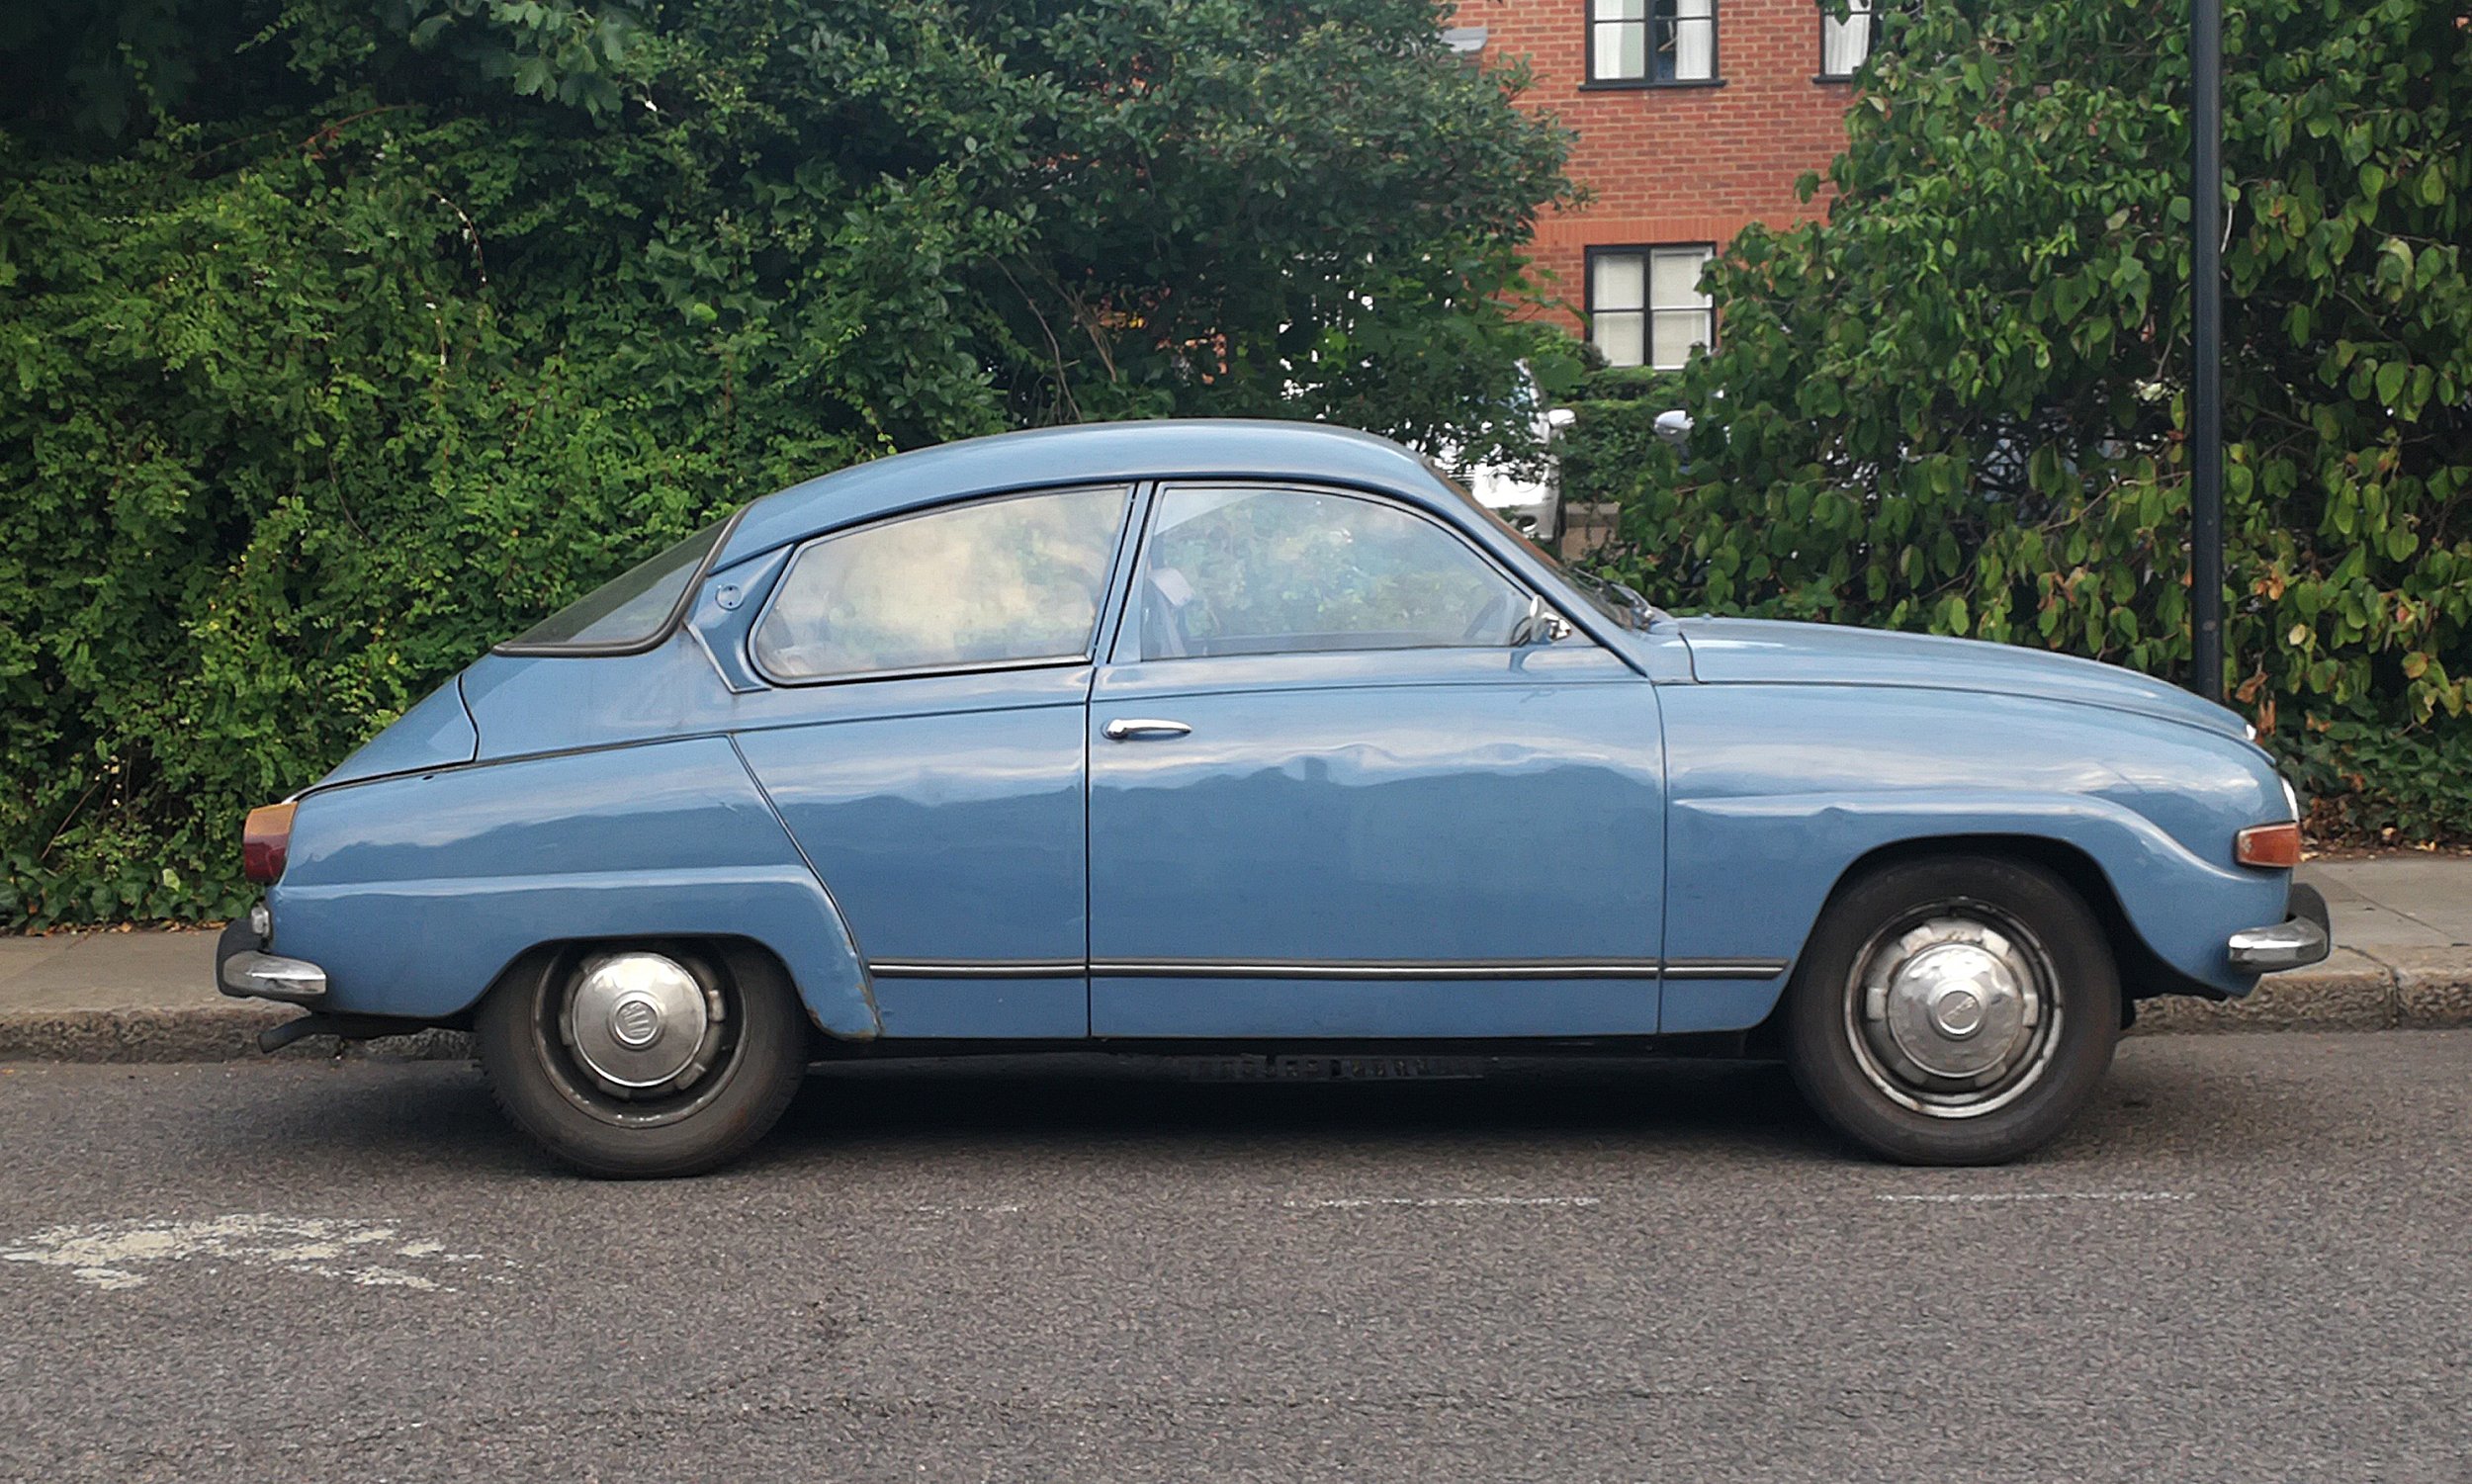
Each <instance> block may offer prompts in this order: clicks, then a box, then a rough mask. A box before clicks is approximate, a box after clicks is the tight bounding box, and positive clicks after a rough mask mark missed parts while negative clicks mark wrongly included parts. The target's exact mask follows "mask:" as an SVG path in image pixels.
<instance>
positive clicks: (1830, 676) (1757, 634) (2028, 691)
mask: <svg viewBox="0 0 2472 1484" xmlns="http://www.w3.org/2000/svg"><path fill="white" fill-rule="evenodd" d="M1674 627H1675V628H1676V629H1677V630H1678V631H1679V632H1680V633H1681V635H1682V637H1683V642H1684V643H1685V644H1687V645H1689V646H1690V648H1691V671H1692V674H1693V675H1694V676H1695V677H1696V678H1697V679H1699V680H1702V681H1704V682H1708V683H1711V684H1717V685H1728V684H1732V685H1760V684H1767V685H1789V684H1790V685H1901V686H1911V687H1917V688H1921V689H1926V690H1956V691H1973V692H1980V693H1984V694H1988V695H2002V696H2027V697H2032V698H2035V699H2038V700H2046V701H2073V702H2076V703H2079V704H2081V705H2087V706H2107V707H2110V708H2111V709H2113V710H2115V711H2129V712H2135V713H2137V714H2138V715H2140V716H2151V717H2160V718H2162V719H2163V720H2164V721H2171V722H2179V723H2182V724H2184V725H2186V726H2191V727H2198V728H2202V729H2204V730H2205V731H2208V732H2216V733H2221V734H2223V735H2224V736H2227V737H2236V738H2237V737H2246V736H2248V731H2249V729H2248V726H2247V724H2246V723H2244V722H2243V721H2242V720H2241V718H2240V717H2239V716H2238V715H2237V714H2236V713H2234V712H2232V711H2231V710H2229V709H2227V708H2225V707H2222V706H2217V705H2215V704H2213V703H2212V702H2209V701H2204V700H2200V699H2199V698H2197V697H2196V696H2193V695H2191V694H2189V693H2188V692H2187V691H2185V690H2182V689H2180V688H2179V687H2178V686H2175V685H2170V684H2166V683H2165V682H2163V681H2161V680H2157V679H2155V678H2154V677H2152V676H2150V675H2141V674H2139V673H2138V672H2136V671H2135V670H2125V669H2122V668H2121V667H2120V666H2118V665H2116V664H2101V663H2097V662H2096V661H2094V660H2091V659H2079V658H2077V657H2076V656H2075V655H2054V654H2051V653H2049V652H2048V651H2044V650H2028V649H2021V648H2019V647H2017V646H2015V645H2004V644H1986V643H1985V642H1983V641H1981V640H1974V639H1941V638H1937V637H1935V636H1932V635H1927V634H1894V633H1887V632H1883V631H1881V630H1878V629H1849V628H1840V627H1838V626H1836V625H1834V624H1793V623H1779V622H1773V621H1769V620H1764V619H1742V618H1692V619H1682V620H1679V621H1678V622H1677V623H1676V624H1675V626H1674Z"/></svg>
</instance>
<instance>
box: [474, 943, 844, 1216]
mask: <svg viewBox="0 0 2472 1484" xmlns="http://www.w3.org/2000/svg"><path fill="white" fill-rule="evenodd" d="M473 1031H474V1039H475V1040H476V1042H477V1043H478V1045H479V1049H480V1054H481V1065H482V1069H483V1071H485V1072H486V1074H487V1075H488V1079H489V1087H490V1091H492V1092H493V1093H494V1094H495V1095H496V1098H497V1102H498V1106H499V1107H501V1108H503V1109H504V1110H505V1112H506V1115H507V1117H508V1118H509V1119H510V1120H512V1121H513V1123H514V1124H515V1126H516V1127H518V1128H520V1129H522V1130H523V1131H524V1132H525V1133H527V1134H530V1135H531V1136H532V1137H533V1138H534V1139H536V1140H538V1141H539V1142H540V1143H541V1145H542V1146H543V1147H544V1148H546V1149H548V1150H549V1151H550V1152H551V1153H552V1154H554V1155H557V1156H558V1157H559V1158H560V1159H563V1160H565V1161H567V1162H568V1163H569V1164H571V1165H574V1166H575V1167H576V1168H577V1169H579V1170H583V1171H586V1172H588V1173H590V1174H593V1175H603V1176H618V1177H649V1176H671V1175H692V1174H696V1173H698V1172H700V1171H705V1170H710V1169H712V1168H713V1167H715V1166H717V1165H721V1164H724V1163H727V1162H728V1161H730V1160H733V1159H736V1158H737V1157H738V1156H740V1155H741V1154H744V1153H745V1152H746V1151H747V1150H748V1148H749V1147H750V1146H751V1145H752V1144H753V1143H754V1142H755V1141H756V1140H757V1139H759V1138H761V1137H763V1135H764V1133H765V1132H766V1131H767V1130H769V1129H770V1128H771V1127H772V1125H773V1123H774V1122H775V1121H776V1120H777V1119H778V1118H779V1117H780V1116H781V1112H782V1110H783V1109H784V1108H786V1107H787V1106H789V1101H790V1098H791V1097H792V1096H793V1095H794V1094H795V1093H796V1092H797V1091H798V1085H799V1082H800V1080H801V1079H802V1078H803V1077H804V1076H805V1074H806V1070H807V1020H806V1016H805V1013H804V1012H803V1010H802V1009H801V1008H800V1006H799V1003H798V997H797V996H796V995H795V994H793V993H792V992H791V990H790V987H789V985H788V983H787V982H786V981H785V980H784V978H783V976H782V975H781V973H780V971H779V970H778V969H777V968H775V967H774V966H773V965H772V963H771V961H770V960H768V959H766V958H764V957H763V956H762V955H761V954H759V953H756V952H753V951H751V950H749V949H744V948H716V947H714V946H712V945H709V944H701V943H658V942H655V943H644V944H629V945H608V944H595V945H585V946H580V947H576V948H571V949H567V950H563V951H561V952H559V953H557V954H556V955H554V956H552V957H551V958H549V959H548V960H547V961H545V962H543V963H541V964H539V965H537V966H535V967H534V968H533V969H530V970H528V971H527V972H524V973H521V974H518V975H516V976H513V977H511V978H510V979H509V980H508V981H507V982H505V983H503V984H501V985H499V986H498V987H497V988H496V989H495V990H494V991H492V992H491V993H490V995H489V998H488V999H487V1000H486V1001H484V1002H483V1004H482V1006H481V1012H480V1014H479V1015H478V1016H477V1017H476V1018H475V1020H474V1024H473Z"/></svg>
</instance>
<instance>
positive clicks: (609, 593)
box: [509, 521, 724, 648]
mask: <svg viewBox="0 0 2472 1484" xmlns="http://www.w3.org/2000/svg"><path fill="white" fill-rule="evenodd" d="M723 524H724V522H721V521H714V522H713V523H712V524H711V525H708V526H706V527H704V529H702V530H700V531H698V532H696V533H695V534H694V535H692V536H689V537H688V538H686V539H685V540H684V541H681V542H679V543H678V544H677V545H675V546H672V547H670V548H669V549H668V550H666V551H664V552H662V554H661V555H660V556H658V557H654V558H652V559H650V560H649V561H646V562H643V563H639V564H638V565H637V566H635V567H630V568H628V569H627V570H626V571H625V572H623V573H621V574H620V575H618V576H616V577H613V578H611V579H610V580H609V581H608V582H605V583H603V584H602V585H601V586H599V587H596V588H594V589H593V590H592V591H591V592H590V593H587V594H586V595H584V596H583V597H580V598H577V599H576V600H575V601H574V602H573V603H571V604H569V605H568V606H566V607H564V608H562V609H560V610H559V611H558V612H556V613H553V614H551V615H550V616H549V617H548V618H545V619H543V620H541V621H540V622H539V623H537V624H534V625H533V626H532V627H531V628H529V629H526V630H525V631H524V632H523V633H522V634H520V635H518V636H516V637H515V638H514V639H513V640H512V641H510V642H509V646H510V648H511V647H521V646H533V645H629V644H637V643H640V642H642V641H644V640H647V639H650V638H652V637H653V636H654V635H655V634H657V633H659V632H660V631H661V626H662V624H663V623H666V622H667V621H668V618H669V611H670V610H671V609H673V608H675V607H677V606H678V599H679V598H680V597H682V596H684V595H685V592H686V584H687V582H688V581H689V580H690V579H691V578H693V577H694V575H695V570H696V568H697V567H701V566H703V563H704V557H705V554H707V553H708V552H710V551H711V550H712V544H713V543H714V542H715V541H717V540H719V539H720V536H721V527H722V525H723Z"/></svg>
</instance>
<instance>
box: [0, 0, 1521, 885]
mask: <svg viewBox="0 0 2472 1484" xmlns="http://www.w3.org/2000/svg"><path fill="white" fill-rule="evenodd" d="M1519 81H1520V75H1519V73H1518V72H1517V71H1516V70H1515V69H1510V70H1505V69H1487V68H1476V67H1470V66H1468V65H1466V64H1465V63H1464V62H1463V61H1461V60H1460V59H1458V58H1457V57H1456V56H1454V55H1453V54H1452V53H1450V52H1449V51H1448V50H1447V49H1446V48H1445V47H1444V46H1443V44H1442V43H1441V39H1440V36H1439V33H1438V31H1437V29H1436V27H1435V11H1434V8H1433V5H1432V4H1431V3H1430V0H1301V3H1299V0H989V3H985V4H974V5H972V6H969V7H954V6H951V5H949V4H947V3H943V0H665V3H662V4H661V5H659V6H646V7H628V8H621V7H618V6H609V7H605V8H603V7H594V6H586V5H577V4H574V3H570V0H521V3H515V0H378V3H366V0H91V3H83V4H77V5H57V6H55V5H37V6H29V7H17V8H13V9H9V10H7V11H6V13H5V14H0V491H5V497H6V500H7V510H8V515H9V519H8V520H7V521H5V522H0V590H4V591H6V592H7V594H8V596H9V602H8V604H7V605H6V606H5V608H4V609H0V770H4V771H5V774H6V777H7V779H8V780H9V787H8V789H7V790H6V791H5V793H0V925H26V924H44V923H49V922H64V921H104V920H112V919H126V918H132V917H133V918H166V917H215V916H222V915H226V914H228V913H229V912H231V911H233V910H234V909H235V908H236V907H237V906H238V905H239V904H240V903H241V902H242V901H243V900H244V895H243V892H242V889H241V886H240V883H239V881H238V880H237V874H238V872H237V867H238V859H237V856H238V839H237V835H238V829H239V822H240V819H241V815H242V812H243V811H244V810H246V809H247V808H248V807H249V806H251V805H254V804H258V803H262V802H265V801H268V800H271V799H276V798H279V797H281V796H283V795H284V794H286V793H288V792H290V791H291V790H293V789H296V788H298V787H300V786H301V785H303V784H305V783H307V782H309V780H311V779H313V778H315V777H316V776H317V775H318V774H320V773H321V772H323V771H324V770H325V769H326V768H328V767H329V766H331V765H332V764H333V763H334V762H335V761H337V760H338V759H339V758H341V757H342V756H343V755H344V754H345V753H346V752H348V751H349V750H350V749H351V748H352V747H353V746H354V745H356V744H357V743H358V742H360V741H361V740H363V739H364V738H366V737H367V736H369V735H370V734H371V733H372V732H374V731H376V730H377V729H378V728H380V727H381V726H383V725H385V724H386V723H387V722H388V721H389V720H391V719H392V718H393V717H394V716H395V715H397V714H398V713H399V712H400V710H401V709H402V708H403V707H404V706H406V705H407V704H409V703H410V702H412V701H413V700H415V699H417V698H418V697H419V696H420V695H421V694H423V693H424V692H426V691H427V690H428V689H429V688H430V687H432V686H434V685H436V684H437V683H438V682H439V681H441V680H442V679H443V678H445V677H446V676H447V675H449V674H451V673H452V672H453V671H454V670H455V669H456V668H457V667H458V666H460V665H461V664H463V663H464V662H466V661H468V660H469V659H471V658H472V657H473V656H474V655H477V654H479V653H480V652H481V651H482V650H483V648H484V647H485V646H486V644H487V643H488V642H489V641H490V640H492V639H495V638H502V637H505V636H507V635H509V634H512V633H515V632H518V631H519V630H521V629H522V628H523V627H525V626H526V625H527V624H528V623H529V622H530V621H531V620H532V619H534V618H536V617H538V616H539V615H541V614H542V613H544V612H546V611H548V610H551V609H553V608H555V607H557V606H559V605H560V604H561V603H563V602H564V601H566V600H568V599H569V598H571V597H573V596H574V595H576V594H577V593H578V592H580V591H582V590H584V589H586V588H588V587H590V586H591V585H594V584H595V583H597V582H598V581H600V580H601V579H603V578H605V577H606V576H608V575H610V574H612V573H613V572H615V571H617V570H619V569H621V568H623V567H626V566H627V565H629V564H630V563H631V562H632V561H633V560H635V559H637V558H640V557H642V556H644V555H646V554H648V553H650V552H651V551H653V550H655V549H657V548H658V547H660V546H661V545H662V544H663V543H664V542H666V541H668V540H671V539H673V538H674V537H676V536H677V535H679V534H681V533H683V532H684V531H686V530H688V529H690V528H692V527H693V526H695V525H697V524H698V523H700V522H701V521H703V520H704V519H706V518H707V517H709V516H710V515H711V514H712V513H713V512H715V511H716V510H719V509H722V508H725V507H727V506H729V505H732V504H735V503H737V502H739V501H741V500H744V499H747V498H749V497H751V496H754V495H758V494H762V493H764V492H766V491H769V490H771V489H774V488H778V487H780V486H782V485H784V484H787V483H790V482H793V481H795V480H799V479H803V478H806V477H809V476H813V475H816V474H820V473H823V472H826V471H828V470H831V469H834V468H837V467H839V466H841V465H844V464H848V463H850V462H853V461H856V460H861V459H866V458H870V457H874V456H876V455H878V454H882V453H885V452H889V451H892V450H894V449H897V448H904V447H913V446H917V445H920V444H925V443H931V442H935V441H938V440H941V439H947V438H952V437H958V436H963V435H968V434H975V433H983V432H990V431H995V430H999V429H1002V428H1006V427H1010V426H1017V425H1023V424H1036V423H1042V422H1055V421H1071V420H1076V419H1083V418H1098V417H1111V416H1142V415H1160V414H1167V413H1234V414H1263V413H1271V412H1279V411H1286V412H1289V413H1291V414H1293V415H1305V416H1312V415H1323V416H1328V417H1330V418H1332V419H1333V420H1336V421H1342V422H1347V423H1352V424H1357V425H1361V426H1369V427H1373V428H1375V429H1378V430H1381V431H1386V432H1392V433H1397V434H1401V435H1404V436H1408V437H1413V438H1420V439H1435V438H1437V435H1438V434H1441V433H1447V432H1450V431H1451V430H1462V431H1460V432H1459V433H1458V435H1457V437H1456V438H1455V439H1454V440H1453V441H1457V442H1458V443H1460V444H1461V445H1463V446H1467V447H1469V448H1470V449H1471V451H1478V452H1481V451H1482V449H1483V447H1484V439H1483V437H1482V436H1481V435H1479V434H1475V433H1468V432H1465V431H1463V430H1467V429H1471V428H1476V427H1478V426H1479V425H1480V424H1484V423H1486V422H1488V421H1490V422H1492V423H1493V424H1494V425H1495V426H1496V427H1497V429H1504V430H1506V431H1502V432H1501V433H1500V434H1499V438H1500V439H1509V438H1512V437H1515V436H1518V435H1519V434H1520V431H1521V425H1519V424H1517V423H1516V422H1511V421H1508V420H1505V419H1501V418H1499V417H1498V416H1497V415H1496V409H1497V408H1498V407H1499V406H1501V405H1502V404H1504V402H1505V401H1506V400H1507V399H1508V398H1509V397H1511V396H1512V395H1513V394H1515V393H1516V390H1517V387H1518V376H1519V372H1518V367H1519V364H1520V361H1521V358H1522V356H1523V355H1524V354H1525V353H1526V350H1527V348H1528V346H1529V344H1530V343H1531V338H1532V336H1531V332H1530V331H1529V330H1528V329H1527V328H1526V327H1525V326H1522V325H1520V324H1518V323H1517V322H1515V320H1514V317H1513V313H1512V307H1513V305H1514V302H1515V301H1516V299H1517V297H1518V296H1519V294H1520V293H1521V292H1522V279H1521V273H1522V258H1521V256H1520V250H1519V249H1520V243H1521V242H1522V241H1523V240H1524V238H1525V236H1526V234H1527V230H1528V227H1529V225H1530V223H1531V221H1532V220H1533V218H1534V216H1535V214H1536V212H1537V211H1538V210H1539V208H1540V207H1541V205H1542V204H1543V203H1545V202H1546V201H1549V200H1551V199H1553V198H1554V196H1555V195H1556V193H1557V192H1559V191H1561V190H1562V189H1564V186H1563V182H1562V179H1561V175H1560V166H1561V160H1562V157H1563V152H1564V149H1565V146H1566V138H1565V136H1564V135H1563V133H1562V132H1561V131H1559V130H1558V129H1557V128H1556V127H1554V126H1553V125H1551V124H1550V123H1549V122H1546V121H1542V120H1539V119H1537V118H1535V117H1533V116H1531V115H1529V114H1526V113H1524V112H1522V111H1521V110H1519V109H1518V108H1517V107H1516V106H1515V103H1514V101H1513V98H1512V96H1511V92H1512V90H1515V89H1516V86H1517V85H1518V83H1519ZM1506 85H1507V87H1506ZM1509 451H1510V452H1514V453H1516V452H1518V450H1516V449H1512V450H1509ZM1530 452H1531V453H1533V450H1531V451H1530Z"/></svg>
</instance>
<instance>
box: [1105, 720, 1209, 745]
mask: <svg viewBox="0 0 2472 1484" xmlns="http://www.w3.org/2000/svg"><path fill="white" fill-rule="evenodd" d="M1100 730H1101V731H1103V732H1104V733H1105V734H1106V735H1107V741H1109V742H1141V741H1144V740H1146V739H1153V738H1165V737H1183V736H1184V735H1185V734H1187V733H1188V732H1191V731H1192V730H1193V729H1192V728H1191V727H1188V726H1186V725H1185V724H1184V723H1183V722H1163V721H1161V720H1159V719H1158V718H1157V717H1148V716H1120V717H1117V718H1116V719H1115V720H1114V721H1112V722H1109V723H1108V724H1107V725H1106V726H1104V727H1103V728H1101V729H1100Z"/></svg>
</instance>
